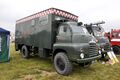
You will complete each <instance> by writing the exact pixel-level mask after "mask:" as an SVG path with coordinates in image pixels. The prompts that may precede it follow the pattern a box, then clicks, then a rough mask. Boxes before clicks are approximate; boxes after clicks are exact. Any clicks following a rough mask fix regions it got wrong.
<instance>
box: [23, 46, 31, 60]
mask: <svg viewBox="0 0 120 80" xmlns="http://www.w3.org/2000/svg"><path fill="white" fill-rule="evenodd" d="M21 54H22V57H23V58H29V57H30V51H29V50H28V48H27V47H26V46H25V45H24V46H22V48H21Z"/></svg>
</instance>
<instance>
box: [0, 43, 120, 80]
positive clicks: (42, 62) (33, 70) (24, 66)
mask: <svg viewBox="0 0 120 80" xmlns="http://www.w3.org/2000/svg"><path fill="white" fill-rule="evenodd" d="M10 54H11V57H10V62H6V63H0V80H120V63H117V64H114V65H113V66H112V65H109V64H101V63H100V62H96V63H94V64H92V65H91V66H90V67H89V68H81V67H79V66H77V65H74V69H73V72H72V74H70V75H69V76H62V75H59V74H57V73H56V71H55V69H54V68H53V63H52V62H51V61H50V59H40V58H38V57H33V58H30V59H23V58H21V55H20V54H19V52H16V51H15V50H14V44H11V48H10ZM117 57H118V59H119V60H120V56H117Z"/></svg>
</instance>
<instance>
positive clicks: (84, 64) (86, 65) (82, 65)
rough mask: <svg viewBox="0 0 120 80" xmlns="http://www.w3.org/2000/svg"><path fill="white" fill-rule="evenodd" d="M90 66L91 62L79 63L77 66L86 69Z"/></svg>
mask: <svg viewBox="0 0 120 80" xmlns="http://www.w3.org/2000/svg"><path fill="white" fill-rule="evenodd" d="M91 64H92V62H85V63H80V64H79V66H81V67H84V68H88V67H90V65H91Z"/></svg>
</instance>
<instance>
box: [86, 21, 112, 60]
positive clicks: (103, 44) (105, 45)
mask: <svg viewBox="0 0 120 80" xmlns="http://www.w3.org/2000/svg"><path fill="white" fill-rule="evenodd" d="M104 23H105V22H104V21H101V22H96V23H90V24H85V27H86V29H87V30H88V32H89V33H90V34H91V35H93V36H94V37H95V38H96V42H97V44H98V46H99V50H101V59H102V60H104V59H105V57H106V54H107V52H110V51H112V49H111V46H110V42H109V39H108V38H107V37H105V31H104V29H103V28H102V26H101V24H104Z"/></svg>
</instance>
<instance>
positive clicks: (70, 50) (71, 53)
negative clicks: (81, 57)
mask: <svg viewBox="0 0 120 80" xmlns="http://www.w3.org/2000/svg"><path fill="white" fill-rule="evenodd" d="M56 50H59V51H58V52H62V51H65V52H66V55H67V56H68V58H69V60H71V61H73V60H75V59H76V58H77V57H78V55H77V54H76V51H75V49H74V47H73V45H72V44H69V43H56V44H54V45H53V53H55V52H56ZM60 50H61V51H60Z"/></svg>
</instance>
